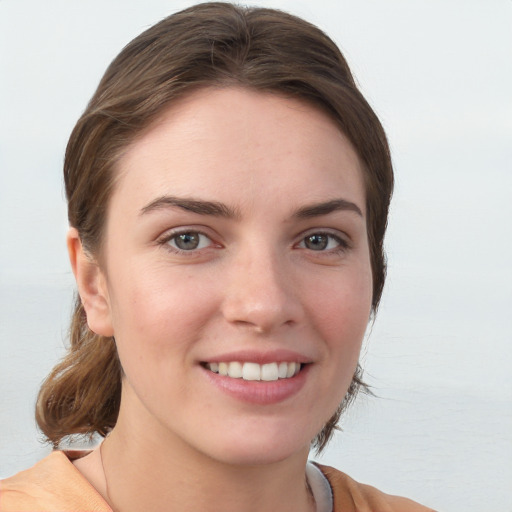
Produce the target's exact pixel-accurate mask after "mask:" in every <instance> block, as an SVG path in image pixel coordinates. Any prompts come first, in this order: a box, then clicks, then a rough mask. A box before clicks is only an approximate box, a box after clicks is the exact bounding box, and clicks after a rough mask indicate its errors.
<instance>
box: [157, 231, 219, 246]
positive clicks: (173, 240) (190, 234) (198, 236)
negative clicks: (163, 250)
mask: <svg viewBox="0 0 512 512" xmlns="http://www.w3.org/2000/svg"><path fill="white" fill-rule="evenodd" d="M166 243H167V244H168V245H170V246H171V247H172V248H173V249H177V250H179V251H195V250H197V249H204V248H205V247H208V246H209V245H211V243H212V241H211V240H210V239H209V238H208V237H207V236H206V235H203V234H202V233H199V232H197V231H185V232H183V233H177V234H174V235H172V236H171V237H169V238H168V239H167V241H166Z"/></svg>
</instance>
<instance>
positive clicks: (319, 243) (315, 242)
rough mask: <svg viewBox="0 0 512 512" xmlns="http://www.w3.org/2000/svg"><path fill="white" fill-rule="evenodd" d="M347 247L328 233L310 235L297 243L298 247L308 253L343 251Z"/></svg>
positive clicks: (343, 242) (341, 240) (345, 243)
mask: <svg viewBox="0 0 512 512" xmlns="http://www.w3.org/2000/svg"><path fill="white" fill-rule="evenodd" d="M347 246H348V244H347V242H345V240H343V239H342V238H340V237H338V236H335V235H332V234H330V233H311V234H310V235H307V236H306V237H304V238H303V239H302V240H301V242H300V243H299V247H301V248H303V249H309V250H310V251H331V250H336V249H341V250H344V249H346V248H347Z"/></svg>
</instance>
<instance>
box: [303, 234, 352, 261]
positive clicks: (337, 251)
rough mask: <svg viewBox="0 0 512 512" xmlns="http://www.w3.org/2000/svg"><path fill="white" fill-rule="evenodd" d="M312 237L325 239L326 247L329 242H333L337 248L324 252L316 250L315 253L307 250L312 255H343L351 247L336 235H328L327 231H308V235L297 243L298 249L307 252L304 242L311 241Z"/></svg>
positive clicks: (312, 250)
mask: <svg viewBox="0 0 512 512" xmlns="http://www.w3.org/2000/svg"><path fill="white" fill-rule="evenodd" d="M313 237H327V239H328V240H327V244H328V245H329V244H330V243H331V241H334V242H335V243H336V244H337V246H336V247H333V248H330V249H326V250H324V249H322V250H317V251H316V250H314V249H309V251H310V252H312V253H323V254H326V255H327V254H333V255H339V254H343V253H344V252H346V251H348V250H349V249H350V247H351V246H350V244H349V242H348V241H347V240H345V239H344V238H342V237H340V236H338V235H335V234H334V233H330V232H328V231H310V232H309V233H306V234H305V235H303V236H302V238H301V240H300V242H299V246H300V248H301V249H306V250H308V247H306V240H308V239H311V238H313Z"/></svg>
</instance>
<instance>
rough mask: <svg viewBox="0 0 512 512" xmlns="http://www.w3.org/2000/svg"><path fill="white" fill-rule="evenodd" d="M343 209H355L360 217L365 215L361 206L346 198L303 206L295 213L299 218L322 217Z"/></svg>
mask: <svg viewBox="0 0 512 512" xmlns="http://www.w3.org/2000/svg"><path fill="white" fill-rule="evenodd" d="M343 210H348V211H353V212H355V213H357V214H358V215H359V216H360V217H363V212H362V211H361V209H360V208H359V206H357V204H355V203H352V202H351V201H347V200H346V199H332V200H330V201H325V202H322V203H316V204H312V205H308V206H303V207H302V208H299V209H298V210H297V211H296V212H295V213H294V217H297V218H299V219H309V218H311V217H320V216H322V215H328V214H329V213H332V212H335V211H343Z"/></svg>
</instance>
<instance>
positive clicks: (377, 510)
mask: <svg viewBox="0 0 512 512" xmlns="http://www.w3.org/2000/svg"><path fill="white" fill-rule="evenodd" d="M317 466H318V467H319V468H320V470H321V471H322V473H323V474H324V475H325V477H326V478H327V480H328V481H329V483H330V484H331V488H332V494H333V501H334V508H333V512H342V511H343V512H435V511H434V510H433V509H431V508H428V507H424V506H423V505H420V504H419V503H416V502H414V501H411V500H409V499H407V498H401V497H399V496H392V495H390V494H385V493H383V492H381V491H379V490H378V489H375V487H371V486H369V485H365V484H360V483H359V482H356V481H355V480H353V479H352V478H350V477H349V476H348V475H346V474H345V473H342V472H341V471H338V470H337V469H334V468H331V467H329V466H322V465H321V464H317Z"/></svg>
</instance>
